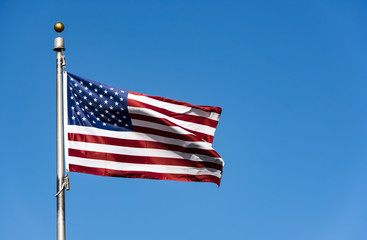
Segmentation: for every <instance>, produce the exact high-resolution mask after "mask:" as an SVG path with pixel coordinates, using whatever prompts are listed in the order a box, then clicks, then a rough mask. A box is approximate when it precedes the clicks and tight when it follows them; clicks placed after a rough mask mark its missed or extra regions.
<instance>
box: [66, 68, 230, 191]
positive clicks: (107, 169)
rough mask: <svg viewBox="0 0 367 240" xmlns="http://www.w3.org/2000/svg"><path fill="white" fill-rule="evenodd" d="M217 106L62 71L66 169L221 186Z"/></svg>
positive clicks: (96, 173) (221, 162)
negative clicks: (215, 140) (216, 146)
mask: <svg viewBox="0 0 367 240" xmlns="http://www.w3.org/2000/svg"><path fill="white" fill-rule="evenodd" d="M220 113H221V108H219V107H208V106H195V105H192V104H188V103H184V102H179V101H175V100H171V99H167V98H163V97H156V96H148V95H144V94H140V93H135V92H131V91H127V90H123V89H120V88H116V87H111V86H108V85H105V84H102V83H99V82H94V81H91V80H87V79H84V78H81V77H78V76H76V75H74V74H71V73H66V72H65V73H64V139H65V162H66V169H67V171H72V172H82V173H89V174H95V175H101V176H114V177H128V178H148V179H161V180H177V181H197V182H213V183H216V184H218V186H219V184H220V179H221V176H222V169H223V164H224V163H223V160H222V158H221V157H220V156H219V155H218V153H217V152H216V151H215V150H214V149H213V148H212V142H213V137H214V132H215V129H216V126H217V124H218V120H219V117H220Z"/></svg>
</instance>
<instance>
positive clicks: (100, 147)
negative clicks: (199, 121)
mask: <svg viewBox="0 0 367 240" xmlns="http://www.w3.org/2000/svg"><path fill="white" fill-rule="evenodd" d="M69 148H72V149H78V150H85V151H95V152H103V153H114V154H122V155H129V156H142V157H162V158H176V159H185V160H190V161H196V162H213V163H218V164H222V163H223V160H222V159H221V158H217V157H210V156H206V155H202V154H193V153H183V152H177V151H171V150H164V149H153V148H134V147H121V146H113V145H106V144H99V143H86V142H76V141H69Z"/></svg>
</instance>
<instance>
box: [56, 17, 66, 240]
mask: <svg viewBox="0 0 367 240" xmlns="http://www.w3.org/2000/svg"><path fill="white" fill-rule="evenodd" d="M54 29H55V31H56V32H58V34H59V36H58V37H57V38H55V41H54V51H55V52H56V190H57V194H56V197H57V240H65V188H64V187H65V182H64V140H63V114H62V113H63V105H62V102H63V101H62V68H63V66H64V56H63V51H64V50H65V47H64V39H63V38H61V37H60V33H61V32H62V31H63V30H64V25H63V24H62V23H56V24H55V26H54Z"/></svg>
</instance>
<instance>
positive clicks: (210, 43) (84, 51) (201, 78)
mask: <svg viewBox="0 0 367 240" xmlns="http://www.w3.org/2000/svg"><path fill="white" fill-rule="evenodd" d="M366 10H367V3H366V2H365V1H102V2H101V1H77V3H76V1H58V2H57V1H4V0H3V1H1V2H0V29H1V31H0V46H1V55H2V57H1V58H0V69H1V80H2V81H1V85H2V87H1V94H0V100H1V108H2V115H1V118H0V122H1V126H2V127H1V133H2V138H1V144H0V148H1V153H2V155H1V162H2V168H1V170H0V180H1V183H2V186H1V195H0V196H1V198H0V212H1V214H0V236H1V237H0V238H1V239H22V238H30V239H55V238H56V199H55V197H54V194H55V191H56V186H55V185H56V183H55V180H56V160H55V155H56V146H55V144H56V143H55V138H56V136H55V133H56V129H55V122H56V118H55V111H56V110H55V103H56V101H55V98H56V96H55V91H56V90H55V62H56V60H55V52H54V51H53V50H52V49H53V39H54V38H55V37H56V36H57V34H56V33H55V32H54V30H53V25H54V23H56V22H58V21H61V22H63V23H64V24H65V31H64V32H63V33H62V37H64V39H65V45H66V51H65V55H66V63H67V70H68V71H70V72H72V73H75V74H77V75H80V76H83V77H85V78H89V79H93V80H95V81H100V82H103V83H106V84H108V85H112V86H117V87H120V88H124V89H128V90H132V91H136V92H141V93H145V94H149V95H158V96H164V97H168V98H172V99H176V100H180V101H186V102H190V103H193V104H198V105H213V106H220V107H222V108H223V114H222V117H221V120H220V122H219V126H218V128H217V131H216V136H215V139H214V143H213V147H214V148H215V149H216V150H217V152H218V153H219V154H220V155H221V156H222V157H223V159H224V161H225V163H226V165H225V167H224V173H223V179H222V184H221V187H220V188H218V187H217V186H216V185H215V184H211V183H186V182H174V181H154V180H141V179H123V178H107V177H99V176H93V175H84V174H78V173H70V175H69V176H70V182H71V190H70V191H69V192H67V194H66V221H67V225H66V230H67V239H78V240H79V239H147V238H148V239H177V240H180V239H251V240H269V239H274V240H277V239H279V240H288V239H289V240H294V239H297V240H309V239H312V240H344V239H348V240H364V239H367V204H366V202H367V188H366V182H367V174H366V172H367V160H366V157H367V148H366V145H367V144H366V143H367V141H366V140H367V139H366V136H367V127H366V121H367V114H366V107H365V103H366V100H367V97H366V90H367V84H366V79H367V68H366V63H367V45H366V42H367V41H366V40H367V30H366V24H367V15H366V14H365V13H366Z"/></svg>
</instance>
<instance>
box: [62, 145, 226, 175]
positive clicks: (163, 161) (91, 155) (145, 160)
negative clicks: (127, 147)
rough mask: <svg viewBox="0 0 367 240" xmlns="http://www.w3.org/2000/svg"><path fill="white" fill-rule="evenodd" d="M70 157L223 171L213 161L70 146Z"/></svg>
mask: <svg viewBox="0 0 367 240" xmlns="http://www.w3.org/2000/svg"><path fill="white" fill-rule="evenodd" d="M68 151H69V156H70V157H80V158H88V159H95V160H106V161H111V162H123V163H134V164H152V165H169V166H182V167H194V168H212V169H216V170H220V171H222V168H223V166H221V165H220V164H216V163H211V162H198V161H190V160H185V159H178V158H163V157H145V156H131V155H124V154H116V153H106V152H93V151H85V150H78V149H72V148H69V149H68Z"/></svg>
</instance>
